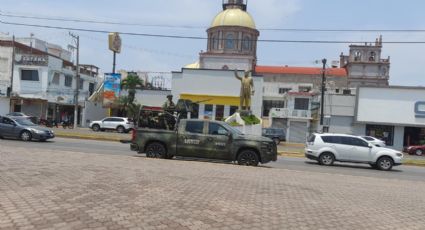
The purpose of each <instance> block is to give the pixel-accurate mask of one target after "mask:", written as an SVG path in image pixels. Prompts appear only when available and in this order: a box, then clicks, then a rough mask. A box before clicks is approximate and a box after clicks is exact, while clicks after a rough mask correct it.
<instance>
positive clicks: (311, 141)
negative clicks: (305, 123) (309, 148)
mask: <svg viewBox="0 0 425 230" xmlns="http://www.w3.org/2000/svg"><path fill="white" fill-rule="evenodd" d="M322 139H323V137H322ZM314 140H316V135H314V134H311V135H310V136H308V137H307V142H309V143H314Z"/></svg>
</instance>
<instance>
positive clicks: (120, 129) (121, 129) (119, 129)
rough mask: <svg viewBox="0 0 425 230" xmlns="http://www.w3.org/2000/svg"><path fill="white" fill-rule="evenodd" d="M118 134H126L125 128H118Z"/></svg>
mask: <svg viewBox="0 0 425 230" xmlns="http://www.w3.org/2000/svg"><path fill="white" fill-rule="evenodd" d="M117 132H118V133H124V132H125V128H124V127H122V126H118V127H117Z"/></svg>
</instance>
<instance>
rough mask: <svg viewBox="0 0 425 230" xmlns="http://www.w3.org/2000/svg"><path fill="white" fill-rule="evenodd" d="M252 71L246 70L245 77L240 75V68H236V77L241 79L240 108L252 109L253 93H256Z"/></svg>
mask: <svg viewBox="0 0 425 230" xmlns="http://www.w3.org/2000/svg"><path fill="white" fill-rule="evenodd" d="M250 75H251V71H246V72H245V76H244V77H239V75H238V70H235V77H236V78H237V79H238V80H240V81H241V93H240V105H239V109H242V110H251V95H254V93H255V91H254V81H253V80H252V77H251V76H250Z"/></svg>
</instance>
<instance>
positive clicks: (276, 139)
mask: <svg viewBox="0 0 425 230" xmlns="http://www.w3.org/2000/svg"><path fill="white" fill-rule="evenodd" d="M273 141H274V143H276V145H279V144H280V139H279V138H277V137H275V138H273Z"/></svg>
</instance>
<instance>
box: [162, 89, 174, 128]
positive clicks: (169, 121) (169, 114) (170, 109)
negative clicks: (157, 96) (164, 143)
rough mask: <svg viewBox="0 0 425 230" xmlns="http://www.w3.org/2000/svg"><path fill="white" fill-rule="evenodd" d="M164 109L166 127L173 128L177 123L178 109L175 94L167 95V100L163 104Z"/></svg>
mask: <svg viewBox="0 0 425 230" xmlns="http://www.w3.org/2000/svg"><path fill="white" fill-rule="evenodd" d="M162 109H163V110H164V112H165V114H164V118H165V127H166V129H169V130H172V129H174V126H175V124H176V119H175V118H174V112H175V110H176V105H175V104H174V102H173V95H171V94H170V95H168V96H167V101H166V102H165V103H164V105H162Z"/></svg>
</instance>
